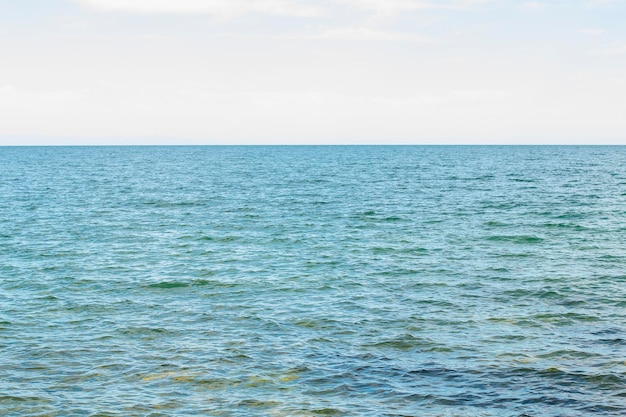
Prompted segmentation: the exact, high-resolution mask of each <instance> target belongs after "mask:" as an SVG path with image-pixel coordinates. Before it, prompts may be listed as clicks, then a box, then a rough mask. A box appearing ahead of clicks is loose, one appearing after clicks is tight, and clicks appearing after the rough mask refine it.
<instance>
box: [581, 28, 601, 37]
mask: <svg viewBox="0 0 626 417" xmlns="http://www.w3.org/2000/svg"><path fill="white" fill-rule="evenodd" d="M580 33H582V34H583V35H587V36H600V35H603V34H605V33H606V30H604V29H583V30H581V31H580Z"/></svg>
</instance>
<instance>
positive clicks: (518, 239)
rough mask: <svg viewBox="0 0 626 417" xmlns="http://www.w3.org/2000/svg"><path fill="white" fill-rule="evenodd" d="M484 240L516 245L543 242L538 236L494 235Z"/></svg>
mask: <svg viewBox="0 0 626 417" xmlns="http://www.w3.org/2000/svg"><path fill="white" fill-rule="evenodd" d="M486 240H488V241H491V242H510V243H518V244H533V243H541V242H543V241H544V239H543V238H540V237H538V236H523V235H522V236H517V235H496V236H489V237H487V238H486Z"/></svg>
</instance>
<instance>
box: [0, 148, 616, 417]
mask: <svg viewBox="0 0 626 417" xmlns="http://www.w3.org/2000/svg"><path fill="white" fill-rule="evenodd" d="M625 242H626V147H551V146H546V147H533V146H523V147H516V146H508V147H499V146H484V147H483V146H478V147H471V146H468V147H463V146H441V147H437V146H434V147H429V146H397V147H396V146H389V147H387V146H347V147H341V146H324V147H280V146H277V147H84V148H83V147H41V148H36V147H34V148H26V147H24V148H0V415H2V416H7V417H8V416H11V417H13V416H16V417H17V416H19V417H30V416H58V417H65V416H93V417H96V416H101V417H104V416H109V417H114V416H115V417H121V416H150V417H158V416H181V417H183V416H269V417H274V416H325V415H332V416H372V417H377V416H433V417H434V416H516V417H517V416H532V417H540V416H546V417H547V416H618V415H626V243H625Z"/></svg>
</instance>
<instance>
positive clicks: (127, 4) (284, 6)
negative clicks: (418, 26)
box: [74, 0, 498, 17]
mask: <svg viewBox="0 0 626 417" xmlns="http://www.w3.org/2000/svg"><path fill="white" fill-rule="evenodd" d="M74 1H77V2H79V3H82V4H83V5H86V6H89V7H92V8H95V9H97V10H103V11H118V12H129V13H176V14H210V15H216V16H222V17H236V16H241V15H245V14H252V13H259V14H268V15H282V16H294V17H311V16H320V15H324V14H329V13H332V11H333V10H335V11H336V10H337V9H338V8H341V7H343V8H345V7H348V8H349V9H353V10H358V9H361V10H369V11H374V12H376V13H378V14H395V13H399V12H402V11H411V10H426V9H460V8H467V7H471V6H475V5H480V4H484V3H489V2H494V1H498V0H439V1H422V0H328V1H323V2H319V1H313V0H74Z"/></svg>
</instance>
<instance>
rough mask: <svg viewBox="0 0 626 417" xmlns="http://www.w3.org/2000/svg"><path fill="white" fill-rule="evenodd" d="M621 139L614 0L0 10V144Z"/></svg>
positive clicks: (27, 2)
mask: <svg viewBox="0 0 626 417" xmlns="http://www.w3.org/2000/svg"><path fill="white" fill-rule="evenodd" d="M144 143H145V144H148V143H154V144H160V143H168V144H193V143H198V144H205V143H206V144H213V143H215V144H230V143H233V144H235V143H272V144H274V143H294V144H297V143H313V144H314V143H382V144H386V143H416V144H419V143H429V144H437V143H590V144H593V143H616V144H621V143H623V144H626V0H613V1H611V0H544V1H509V0H426V1H421V0H0V144H144Z"/></svg>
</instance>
